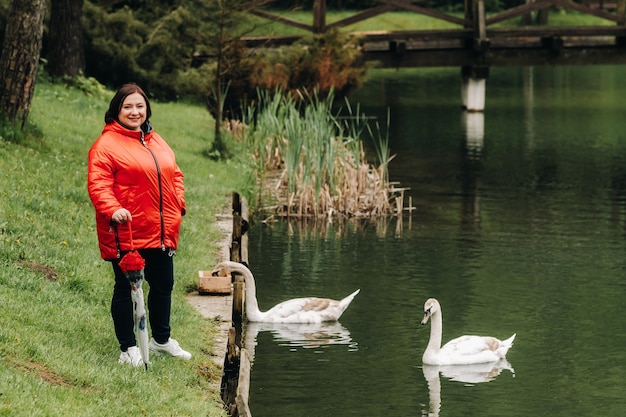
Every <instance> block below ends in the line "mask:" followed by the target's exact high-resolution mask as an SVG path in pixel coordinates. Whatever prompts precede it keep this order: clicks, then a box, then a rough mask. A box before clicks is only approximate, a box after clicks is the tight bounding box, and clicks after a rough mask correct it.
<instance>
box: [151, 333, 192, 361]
mask: <svg viewBox="0 0 626 417" xmlns="http://www.w3.org/2000/svg"><path fill="white" fill-rule="evenodd" d="M148 349H150V351H151V352H153V353H156V354H157V355H158V354H160V353H165V354H168V355H170V356H175V357H177V358H183V359H191V353H189V352H187V351H186V350H183V349H182V348H181V347H180V345H179V344H178V342H177V341H176V340H174V339H172V338H171V337H170V339H169V340H168V341H167V343H163V344H161V343H157V342H156V340H154V337H152V338H150V343H148Z"/></svg>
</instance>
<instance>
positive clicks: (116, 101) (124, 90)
mask: <svg viewBox="0 0 626 417" xmlns="http://www.w3.org/2000/svg"><path fill="white" fill-rule="evenodd" d="M134 93H139V94H141V95H142V96H143V98H144V100H146V121H145V122H144V124H143V125H142V128H143V126H144V125H147V124H149V123H150V122H149V120H150V116H152V110H151V109H150V100H148V96H147V95H146V93H145V92H144V91H143V90H142V89H141V87H139V86H138V85H137V84H135V83H128V84H124V85H123V86H121V87H120V88H119V90H117V93H115V95H114V96H113V98H112V99H111V103H109V109H108V110H107V112H106V113H105V114H104V123H106V124H109V123H113V121H114V120H115V121H117V122H118V123H119V119H118V118H117V117H118V115H119V113H120V110H122V105H123V104H124V100H126V97H128V96H129V95H131V94H134Z"/></svg>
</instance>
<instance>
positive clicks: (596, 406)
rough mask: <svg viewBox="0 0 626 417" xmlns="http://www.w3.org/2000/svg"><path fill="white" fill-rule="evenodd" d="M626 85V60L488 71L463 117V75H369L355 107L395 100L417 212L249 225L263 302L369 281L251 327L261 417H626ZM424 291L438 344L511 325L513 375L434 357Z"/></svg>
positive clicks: (375, 111)
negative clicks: (341, 304) (318, 319)
mask: <svg viewBox="0 0 626 417" xmlns="http://www.w3.org/2000/svg"><path fill="white" fill-rule="evenodd" d="M625 98H626V67H612V66H611V67H605V66H597V67H596V66H588V67H556V68H492V69H491V74H490V78H489V79H488V80H487V97H486V109H485V113H484V116H481V115H471V116H470V117H467V115H465V113H464V112H463V111H461V109H460V70H458V69H438V70H402V71H387V70H385V71H382V70H380V71H377V72H375V73H373V74H372V76H371V79H370V81H369V82H368V84H367V85H366V86H365V88H364V89H363V90H361V91H359V92H358V93H357V94H356V95H355V96H354V97H353V101H359V102H360V103H361V106H362V109H363V110H364V111H365V112H366V113H367V114H369V115H373V116H378V117H380V120H381V125H386V121H385V120H386V114H387V108H389V109H390V113H391V132H390V146H391V151H392V154H397V157H396V158H395V159H394V160H393V161H392V162H391V164H390V176H391V179H392V180H393V181H398V182H400V184H401V186H404V187H409V188H410V191H408V192H407V198H408V197H409V196H410V197H411V198H412V202H413V206H414V207H415V210H414V211H413V212H412V213H411V214H410V215H409V213H408V212H407V213H406V214H405V216H404V217H403V218H402V219H401V220H399V221H398V220H397V219H390V220H387V221H385V222H370V221H348V222H340V221H335V222H333V223H332V224H327V223H323V222H322V223H318V224H315V225H312V226H308V227H303V226H301V225H299V224H298V223H295V222H276V223H273V224H263V223H261V222H260V220H261V219H258V218H257V219H254V222H253V225H252V227H251V229H250V231H249V237H250V240H249V260H250V266H251V269H252V271H253V273H254V274H255V276H256V278H257V291H258V294H257V296H258V299H259V306H260V308H261V310H266V309H268V308H269V307H271V306H273V305H274V304H276V303H278V302H280V301H283V300H286V299H289V298H295V297H299V296H328V297H332V298H341V297H343V296H345V295H347V294H349V293H350V292H352V291H353V290H354V289H356V288H360V289H361V293H360V294H359V295H358V296H357V297H356V299H355V300H354V302H353V304H352V305H351V306H350V307H349V309H348V310H347V311H346V312H345V313H344V315H343V316H342V317H341V319H340V322H339V323H337V324H334V325H332V326H324V327H311V326H302V325H290V326H274V327H272V326H269V327H268V326H248V327H247V328H246V344H247V345H248V347H249V348H250V349H251V351H252V353H253V354H254V363H253V366H252V371H251V380H250V384H251V387H250V409H251V412H252V415H253V416H254V417H276V416H290V417H326V416H342V417H344V416H358V417H365V416H374V417H377V416H381V417H387V416H420V415H439V416H478V415H480V416H500V417H502V416H530V415H532V416H573V415H576V416H603V417H609V416H623V415H625V413H626V389H625V388H624V386H625V382H626V301H625V300H626V279H625V268H626V256H625V255H626V240H625V236H626V233H625V232H626V229H625V226H626V117H625V113H626V99H625ZM429 297H435V298H437V299H439V301H440V302H441V305H442V310H443V341H444V342H445V341H447V340H449V339H452V338H453V337H457V336H460V335H463V334H481V335H491V336H495V337H498V338H501V339H504V338H507V337H509V336H510V335H511V334H513V333H516V334H517V338H516V340H515V344H514V346H513V348H512V349H511V350H510V351H509V353H508V355H507V359H508V362H509V364H510V367H509V368H510V369H480V367H474V368H471V369H437V368H433V367H425V366H423V365H422V363H421V356H422V353H423V351H424V349H425V348H426V345H427V343H428V338H429V330H430V328H429V325H427V326H421V325H420V320H421V319H422V316H423V305H424V301H425V300H426V299H427V298H429ZM490 372H491V373H490ZM498 372H499V373H498ZM459 373H461V374H463V375H462V376H461V377H458V375H457V376H456V377H455V374H459ZM485 375H491V376H490V377H489V378H487V377H486V376H485ZM490 378H491V380H490V381H488V382H481V381H485V380H486V379H490ZM459 379H460V380H459Z"/></svg>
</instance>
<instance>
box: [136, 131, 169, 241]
mask: <svg viewBox="0 0 626 417" xmlns="http://www.w3.org/2000/svg"><path fill="white" fill-rule="evenodd" d="M139 141H140V142H141V144H142V145H143V147H144V148H146V149H147V150H148V152H150V155H152V159H154V165H155V166H156V169H157V178H158V180H159V217H160V220H161V250H162V251H165V220H164V219H163V184H162V183H161V167H160V166H159V161H158V160H157V158H156V156H155V155H154V152H152V151H151V150H150V148H148V145H146V142H145V141H144V133H143V130H142V131H141V138H140V139H139Z"/></svg>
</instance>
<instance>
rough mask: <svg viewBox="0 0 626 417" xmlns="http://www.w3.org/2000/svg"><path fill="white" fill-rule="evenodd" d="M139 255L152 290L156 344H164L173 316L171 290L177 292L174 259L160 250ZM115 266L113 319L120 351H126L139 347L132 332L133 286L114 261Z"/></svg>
mask: <svg viewBox="0 0 626 417" xmlns="http://www.w3.org/2000/svg"><path fill="white" fill-rule="evenodd" d="M139 253H140V254H141V256H143V258H144V259H145V260H146V266H145V268H144V273H145V279H146V281H147V282H148V284H149V286H150V289H149V292H148V306H147V315H148V321H149V323H150V329H151V330H152V337H153V338H154V340H156V341H157V343H165V342H167V341H168V339H169V337H170V312H171V307H172V289H173V288H174V260H173V256H172V255H171V254H170V253H169V251H167V250H166V251H162V250H161V249H140V250H139ZM112 264H113V272H114V273H115V286H114V287H113V298H112V300H111V316H112V317H113V326H114V327H115V336H117V340H118V342H119V344H120V350H122V351H126V350H127V349H128V348H129V347H130V346H136V345H137V342H136V340H135V333H134V331H133V330H134V323H133V302H132V299H131V297H130V283H129V282H128V278H126V276H125V275H124V273H123V272H122V270H121V269H120V267H119V266H118V264H119V260H116V261H113V262H112Z"/></svg>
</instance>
